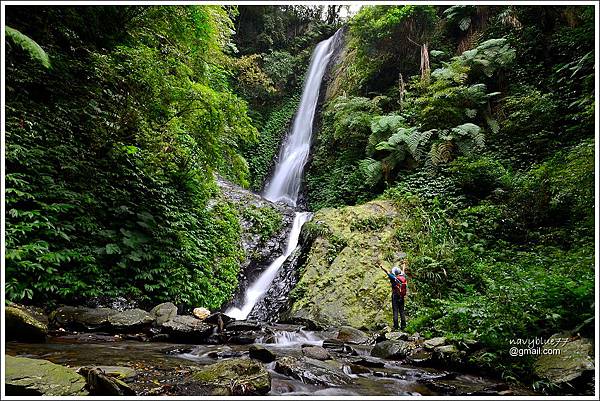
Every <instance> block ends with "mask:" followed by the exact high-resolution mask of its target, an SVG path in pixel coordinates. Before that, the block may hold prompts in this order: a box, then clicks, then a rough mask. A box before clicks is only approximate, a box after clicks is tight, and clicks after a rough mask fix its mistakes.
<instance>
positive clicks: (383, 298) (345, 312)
mask: <svg viewBox="0 0 600 401" xmlns="http://www.w3.org/2000/svg"><path fill="white" fill-rule="evenodd" d="M400 224H401V215H400V214H399V213H398V211H397V210H396V209H395V207H394V205H393V204H392V202H390V201H386V200H376V201H372V202H369V203H366V204H363V205H360V206H348V207H344V208H340V209H331V208H328V209H321V210H319V211H318V212H317V213H316V214H315V216H314V217H313V219H312V221H311V222H309V223H307V224H306V225H305V227H304V229H303V230H304V233H303V234H304V235H305V236H306V237H307V245H306V246H307V250H306V251H307V252H308V254H307V257H306V262H305V264H304V265H303V266H302V268H301V271H300V279H299V282H298V284H297V285H296V288H295V289H294V290H293V291H292V294H291V297H292V301H293V304H292V307H291V316H293V317H303V318H309V319H311V320H314V321H316V322H317V323H319V324H322V325H324V326H330V325H349V326H353V327H357V328H365V329H375V328H378V327H382V326H384V325H386V324H390V323H391V306H390V301H389V298H390V288H389V283H388V280H387V279H386V277H385V275H384V274H383V272H382V271H381V270H380V269H379V268H378V267H377V263H378V260H382V262H383V265H384V266H385V267H386V268H389V267H390V264H389V262H388V260H389V261H392V260H393V255H394V253H395V252H396V251H398V246H397V241H396V240H395V239H394V233H395V232H396V230H397V228H398V226H399V225H400Z"/></svg>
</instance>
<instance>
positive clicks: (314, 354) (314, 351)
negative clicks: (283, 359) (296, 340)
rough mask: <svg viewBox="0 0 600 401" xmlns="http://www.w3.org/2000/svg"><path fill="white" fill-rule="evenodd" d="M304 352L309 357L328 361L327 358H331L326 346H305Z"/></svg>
mask: <svg viewBox="0 0 600 401" xmlns="http://www.w3.org/2000/svg"><path fill="white" fill-rule="evenodd" d="M302 353H303V354H304V355H306V356H307V357H309V358H313V359H317V360H319V361H326V360H327V359H331V355H329V352H327V350H326V349H325V348H323V347H319V346H310V347H303V348H302Z"/></svg>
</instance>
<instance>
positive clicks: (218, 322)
mask: <svg viewBox="0 0 600 401" xmlns="http://www.w3.org/2000/svg"><path fill="white" fill-rule="evenodd" d="M232 320H233V318H231V317H229V316H227V315H226V314H224V313H221V312H215V313H212V314H210V315H209V316H208V317H207V318H206V319H204V322H205V323H210V324H214V325H215V326H217V328H218V331H219V333H220V332H222V331H223V329H224V328H225V325H226V324H227V323H229V322H231V321H232Z"/></svg>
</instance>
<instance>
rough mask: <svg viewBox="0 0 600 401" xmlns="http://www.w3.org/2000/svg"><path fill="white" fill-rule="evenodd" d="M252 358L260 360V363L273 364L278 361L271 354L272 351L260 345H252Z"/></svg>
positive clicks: (250, 351) (250, 352) (250, 349)
mask: <svg viewBox="0 0 600 401" xmlns="http://www.w3.org/2000/svg"><path fill="white" fill-rule="evenodd" d="M248 352H249V355H250V358H252V359H258V360H259V361H262V362H266V363H269V362H273V361H274V360H275V359H276V356H275V354H274V353H273V352H271V351H270V350H268V349H266V348H265V347H263V346H262V345H258V344H254V345H251V346H250V348H249V349H248Z"/></svg>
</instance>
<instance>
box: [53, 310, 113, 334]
mask: <svg viewBox="0 0 600 401" xmlns="http://www.w3.org/2000/svg"><path fill="white" fill-rule="evenodd" d="M118 313H119V311H117V310H114V309H111V308H86V307H83V306H62V307H60V308H58V309H56V310H55V311H54V312H52V313H51V314H50V322H51V324H52V325H53V326H54V327H58V328H60V327H64V328H68V329H74V330H99V329H105V328H107V327H108V326H110V321H109V318H110V317H111V316H112V315H115V314H118Z"/></svg>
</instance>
